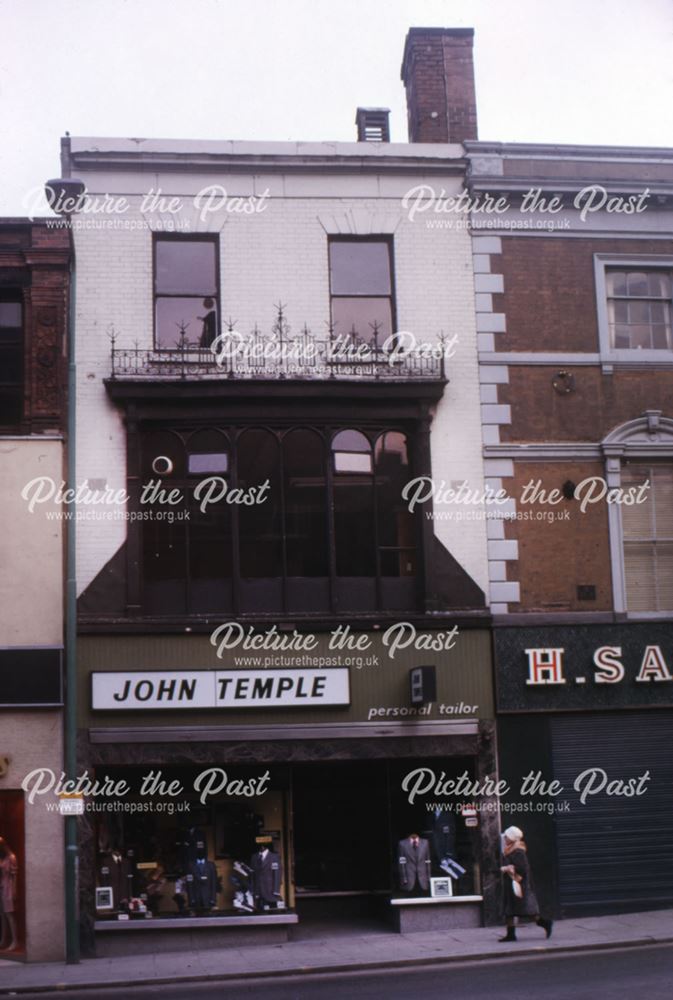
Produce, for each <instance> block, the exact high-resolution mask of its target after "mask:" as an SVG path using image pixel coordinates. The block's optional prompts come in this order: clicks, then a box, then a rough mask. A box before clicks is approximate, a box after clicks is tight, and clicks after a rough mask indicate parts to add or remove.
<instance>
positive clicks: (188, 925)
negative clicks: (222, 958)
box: [95, 913, 298, 958]
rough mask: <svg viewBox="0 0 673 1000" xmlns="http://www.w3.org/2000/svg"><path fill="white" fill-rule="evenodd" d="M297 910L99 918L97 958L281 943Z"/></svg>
mask: <svg viewBox="0 0 673 1000" xmlns="http://www.w3.org/2000/svg"><path fill="white" fill-rule="evenodd" d="M297 922H298V918H297V914H296V913H283V914H275V913H274V914H268V915H267V914H264V915H259V916H257V915H255V916H249V917H239V916H233V917H182V918H180V917H177V918H175V919H161V918H157V917H155V918H153V919H152V920H124V921H116V920H97V921H96V924H95V931H96V957H97V958H115V957H117V956H122V955H152V954H157V953H161V952H176V951H192V950H195V949H202V948H223V947H226V946H228V945H247V944H282V943H283V942H284V941H287V940H288V938H289V928H290V927H291V926H293V925H294V924H296V923H297Z"/></svg>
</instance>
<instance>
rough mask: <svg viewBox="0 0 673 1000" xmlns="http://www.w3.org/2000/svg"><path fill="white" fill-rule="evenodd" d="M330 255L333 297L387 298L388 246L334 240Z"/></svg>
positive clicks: (388, 273)
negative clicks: (370, 296) (361, 296)
mask: <svg viewBox="0 0 673 1000" xmlns="http://www.w3.org/2000/svg"><path fill="white" fill-rule="evenodd" d="M329 254H330V281H331V290H332V295H390V292H391V283H390V251H389V247H388V244H387V243H384V242H381V243H374V242H369V241H366V240H353V241H350V240H344V241H342V240H335V241H334V242H331V243H330V245H329Z"/></svg>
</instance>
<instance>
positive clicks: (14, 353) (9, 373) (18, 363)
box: [0, 336, 23, 385]
mask: <svg viewBox="0 0 673 1000" xmlns="http://www.w3.org/2000/svg"><path fill="white" fill-rule="evenodd" d="M22 372H23V352H22V350H21V347H20V346H19V347H14V346H12V347H5V346H4V345H3V343H2V337H1V336H0V384H3V383H4V384H5V385H6V384H7V383H14V384H15V385H16V384H20V382H21V378H22Z"/></svg>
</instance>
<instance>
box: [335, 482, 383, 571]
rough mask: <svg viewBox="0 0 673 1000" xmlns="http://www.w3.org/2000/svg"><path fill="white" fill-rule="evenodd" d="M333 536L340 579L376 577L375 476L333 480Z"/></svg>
mask: <svg viewBox="0 0 673 1000" xmlns="http://www.w3.org/2000/svg"><path fill="white" fill-rule="evenodd" d="M334 536H335V546H336V571H337V576H375V575H376V553H375V540H374V538H375V536H374V482H373V477H372V476H355V475H353V476H349V475H341V476H335V477H334Z"/></svg>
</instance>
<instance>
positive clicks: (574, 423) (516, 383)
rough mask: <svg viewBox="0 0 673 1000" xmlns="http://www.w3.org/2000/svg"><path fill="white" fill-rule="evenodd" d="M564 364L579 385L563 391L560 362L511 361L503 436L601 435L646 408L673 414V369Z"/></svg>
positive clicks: (503, 398)
mask: <svg viewBox="0 0 673 1000" xmlns="http://www.w3.org/2000/svg"><path fill="white" fill-rule="evenodd" d="M531 242H532V241H531ZM560 367H561V366H559V368H560ZM564 369H565V370H567V371H570V372H572V374H573V376H574V378H575V391H574V392H570V393H568V394H567V395H559V393H558V392H556V390H555V389H554V388H553V386H552V378H553V376H554V374H555V373H556V372H557V371H558V369H557V368H554V367H551V366H530V365H528V366H514V365H510V366H509V385H501V386H500V387H499V393H498V402H500V403H509V404H510V406H511V408H512V424H511V426H508V425H504V426H503V427H501V428H500V440H501V441H503V442H507V441H601V440H602V439H603V438H604V437H605V436H606V434H607V433H608V432H609V431H611V430H613V429H614V428H615V427H618V426H619V425H620V424H623V423H625V422H626V421H627V420H633V419H635V418H636V417H639V416H641V415H642V413H643V412H644V411H645V410H662V412H663V414H664V416H668V417H673V372H671V371H661V370H659V371H657V370H653V371H619V370H616V371H615V372H614V374H612V375H604V374H603V372H602V370H601V369H600V368H599V367H598V366H595V367H594V366H593V365H592V366H590V367H585V366H574V367H573V366H572V365H568V366H564Z"/></svg>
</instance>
